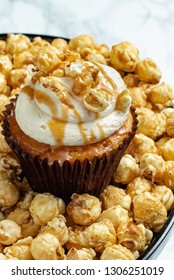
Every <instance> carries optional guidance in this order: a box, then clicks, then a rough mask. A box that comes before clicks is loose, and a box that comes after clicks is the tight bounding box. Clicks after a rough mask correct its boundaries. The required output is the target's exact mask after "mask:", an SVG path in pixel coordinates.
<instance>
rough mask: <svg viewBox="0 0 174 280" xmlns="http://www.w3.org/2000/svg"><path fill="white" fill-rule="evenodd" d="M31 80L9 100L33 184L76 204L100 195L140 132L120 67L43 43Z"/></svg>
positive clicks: (11, 140) (8, 120)
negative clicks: (78, 196) (79, 196)
mask: <svg viewBox="0 0 174 280" xmlns="http://www.w3.org/2000/svg"><path fill="white" fill-rule="evenodd" d="M30 70H31V71H30V72H31V73H30V75H31V80H30V82H29V83H28V84H27V85H25V86H24V87H23V89H22V90H21V92H20V93H19V95H18V96H16V97H15V98H14V99H13V100H11V103H10V104H9V105H7V106H6V110H5V111H4V115H3V134H4V136H5V139H6V141H7V143H8V144H9V146H10V147H11V149H12V150H13V151H14V152H15V154H16V155H17V157H18V159H19V162H20V164H21V167H22V170H23V173H24V175H25V177H26V178H27V180H28V182H29V184H30V186H31V188H32V189H33V190H34V191H37V192H50V193H52V194H54V195H55V196H58V197H61V198H62V199H64V201H65V202H67V203H68V202H69V200H70V197H71V195H72V194H73V193H74V192H76V193H89V194H92V195H95V196H98V195H99V194H100V193H101V192H102V191H103V189H104V188H105V187H106V186H107V185H108V184H109V182H110V180H111V178H112V176H113V173H114V172H115V170H116V168H117V166H118V164H119V161H120V159H121V157H122V155H123V154H124V152H125V150H126V149H127V147H128V145H129V143H130V142H131V139H132V138H133V136H134V134H135V131H136V125H137V120H136V115H135V112H134V110H133V109H132V107H131V101H132V100H131V96H130V95H129V91H128V89H127V88H126V86H125V84H124V82H123V80H122V78H121V76H120V75H119V73H118V72H117V71H116V70H115V69H113V68H112V67H109V66H107V65H102V64H99V63H92V62H89V61H85V60H83V59H82V58H81V57H80V55H79V54H78V53H76V52H73V51H70V50H68V49H62V50H61V51H60V50H58V49H56V48H55V47H54V46H51V45H46V46H43V47H42V48H41V49H40V51H39V53H38V54H37V57H36V59H35V66H31V67H30Z"/></svg>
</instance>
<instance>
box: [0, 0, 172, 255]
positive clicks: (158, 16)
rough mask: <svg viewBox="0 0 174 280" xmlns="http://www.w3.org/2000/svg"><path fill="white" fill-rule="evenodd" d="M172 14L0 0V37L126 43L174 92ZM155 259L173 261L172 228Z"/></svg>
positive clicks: (137, 0)
mask: <svg viewBox="0 0 174 280" xmlns="http://www.w3.org/2000/svg"><path fill="white" fill-rule="evenodd" d="M173 14H174V0H44V1H43V0H27V1H24V0H23V1H22V0H0V33H6V32H7V33H13V32H21V33H37V34H49V35H55V36H63V37H73V36H76V35H79V34H82V33H83V34H85V33H90V34H92V35H93V36H94V38H95V40H96V42H98V43H105V44H108V45H109V46H112V45H113V44H116V43H117V42H121V41H124V40H128V41H131V42H132V43H134V44H135V45H136V46H137V47H138V48H139V51H140V56H141V57H142V58H145V57H151V58H153V59H154V60H155V61H156V63H157V64H158V65H159V67H160V69H161V70H162V73H163V80H164V81H165V82H167V83H169V84H170V85H171V86H172V87H173V88H174V16H173ZM158 259H159V260H162V259H166V260H168V259H171V260H172V259H174V230H173V232H172V234H171V237H170V240H169V241H168V243H167V245H166V246H165V248H164V250H163V251H162V252H161V254H160V255H159V257H158Z"/></svg>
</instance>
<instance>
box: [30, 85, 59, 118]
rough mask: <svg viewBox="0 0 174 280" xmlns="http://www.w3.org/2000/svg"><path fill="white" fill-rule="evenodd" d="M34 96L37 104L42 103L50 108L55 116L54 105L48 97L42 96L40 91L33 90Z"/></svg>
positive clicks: (55, 109)
mask: <svg viewBox="0 0 174 280" xmlns="http://www.w3.org/2000/svg"><path fill="white" fill-rule="evenodd" d="M34 95H35V97H36V99H37V101H38V102H39V103H43V104H45V105H46V106H48V107H49V108H50V111H51V113H52V115H53V116H55V115H56V114H57V107H56V105H55V103H54V102H53V101H52V100H51V98H50V97H49V95H46V94H44V93H43V92H42V91H41V90H38V89H35V90H34Z"/></svg>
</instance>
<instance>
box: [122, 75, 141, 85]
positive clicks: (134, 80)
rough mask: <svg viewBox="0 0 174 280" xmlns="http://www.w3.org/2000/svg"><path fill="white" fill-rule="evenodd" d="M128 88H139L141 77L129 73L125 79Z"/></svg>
mask: <svg viewBox="0 0 174 280" xmlns="http://www.w3.org/2000/svg"><path fill="white" fill-rule="evenodd" d="M123 81H124V82H125V84H126V86H127V87H128V88H129V89H130V88H137V87H138V84H139V77H138V75H136V74H132V73H128V74H127V75H125V76H124V77H123Z"/></svg>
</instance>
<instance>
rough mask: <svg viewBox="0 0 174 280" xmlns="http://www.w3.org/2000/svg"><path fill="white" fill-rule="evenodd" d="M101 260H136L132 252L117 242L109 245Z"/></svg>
mask: <svg viewBox="0 0 174 280" xmlns="http://www.w3.org/2000/svg"><path fill="white" fill-rule="evenodd" d="M100 259H101V260H134V259H135V257H134V255H133V254H132V252H131V251H130V250H129V249H127V248H126V247H124V246H122V245H120V244H117V245H116V244H115V245H112V246H110V247H107V248H106V249H105V250H104V251H103V252H102V254H101V257H100Z"/></svg>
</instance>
